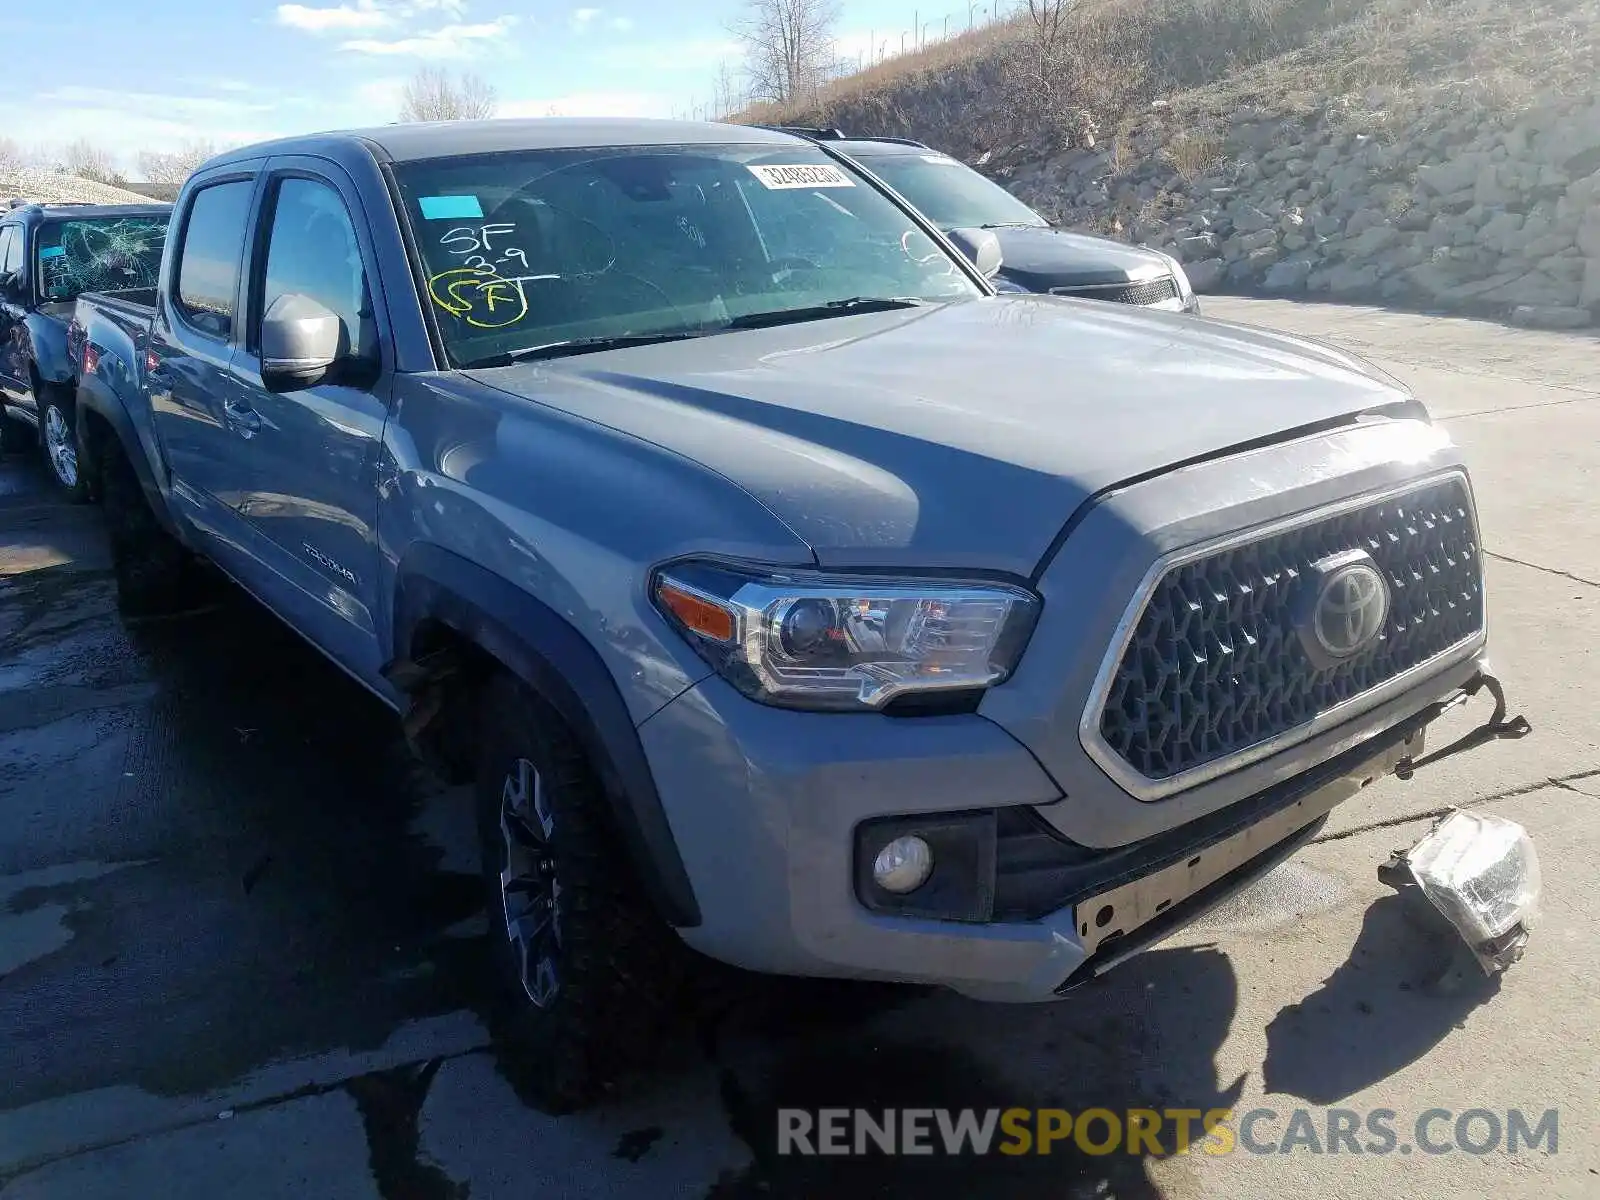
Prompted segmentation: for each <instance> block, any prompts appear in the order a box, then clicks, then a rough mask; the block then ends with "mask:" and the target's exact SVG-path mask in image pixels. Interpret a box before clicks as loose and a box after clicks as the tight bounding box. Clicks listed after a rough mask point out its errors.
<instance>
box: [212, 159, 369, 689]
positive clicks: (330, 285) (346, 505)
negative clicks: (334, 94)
mask: <svg viewBox="0 0 1600 1200" xmlns="http://www.w3.org/2000/svg"><path fill="white" fill-rule="evenodd" d="M271 168H272V173H271V174H270V175H269V177H268V180H267V184H266V189H265V191H264V193H263V198H262V204H261V212H262V218H261V220H262V224H263V226H264V227H265V228H266V229H267V236H266V238H265V240H264V241H261V242H258V248H257V250H256V252H255V256H254V261H253V262H252V265H251V270H250V287H249V289H248V294H249V296H250V306H249V313H250V318H249V319H250V326H249V328H248V329H247V330H246V336H245V338H244V341H243V345H242V346H241V347H240V350H239V352H238V354H237V356H236V357H235V358H234V361H233V376H234V382H235V385H236V386H237V388H238V389H239V404H240V407H241V408H242V409H243V410H245V412H246V413H247V414H248V416H247V419H248V420H249V421H250V423H251V425H252V428H253V431H254V432H253V433H252V435H251V438H250V441H249V448H248V451H247V452H248V454H249V455H250V458H251V470H250V472H249V475H250V480H251V483H250V487H249V491H248V493H247V494H246V495H244V496H243V497H241V502H240V507H239V511H240V514H241V516H242V517H243V518H244V520H245V524H246V526H247V527H248V528H249V530H250V531H251V539H250V540H251V543H252V545H253V546H254V547H255V553H257V554H259V555H262V556H263V557H265V558H266V559H267V560H268V562H269V565H270V566H271V567H272V568H273V569H274V571H276V572H277V573H278V574H279V575H280V576H281V577H282V580H283V581H284V582H283V584H281V585H280V591H281V593H282V594H281V595H276V596H273V597H270V598H268V599H269V602H270V603H272V604H273V605H274V606H275V607H282V608H287V609H289V610H291V611H290V612H289V613H287V614H286V615H289V616H290V618H291V619H292V620H293V621H295V622H296V623H297V624H299V625H300V626H301V628H303V629H305V630H306V631H307V632H308V633H310V634H311V636H312V638H313V640H315V641H316V642H317V643H318V644H319V645H320V646H321V647H322V648H323V649H324V650H325V651H327V652H328V653H329V654H331V655H332V656H333V657H334V658H336V659H338V660H339V661H340V662H342V663H343V664H344V665H345V666H346V667H348V668H350V669H351V670H352V671H354V672H355V673H356V674H357V675H358V676H360V677H361V678H363V679H366V680H368V681H369V682H370V681H371V680H373V679H375V678H376V674H377V669H378V667H379V666H380V665H381V664H380V661H379V649H378V637H377V633H376V631H375V628H374V623H373V622H374V609H375V606H376V603H377V590H378V578H377V577H378V570H377V565H378V550H377V543H376V537H375V533H374V525H375V520H376V516H377V504H378V458H379V452H380V449H381V445H382V439H383V426H384V419H385V417H386V416H387V412H388V410H387V406H386V403H385V400H386V397H387V395H388V387H387V382H388V377H387V375H385V374H383V373H382V361H381V356H380V350H379V346H380V344H381V337H380V328H381V326H382V324H383V321H382V314H381V313H380V312H378V311H377V306H376V305H375V302H374V289H373V288H372V287H371V286H370V280H371V279H372V278H373V277H374V276H373V272H372V271H370V270H369V269H368V264H369V263H370V261H371V249H370V247H364V246H363V243H362V237H361V236H360V235H358V233H357V230H358V229H359V230H363V231H364V230H365V227H366V222H365V217H364V215H361V209H360V207H359V204H360V201H359V199H358V197H357V194H356V192H355V189H354V187H353V186H352V185H351V184H350V183H349V181H348V180H346V179H345V178H343V176H342V175H337V174H335V173H334V172H335V168H332V167H330V166H329V165H328V164H327V163H325V162H319V161H312V162H306V163H304V164H301V163H300V160H295V159H287V160H283V159H280V160H274V161H273V162H272V164H271ZM352 213H354V214H356V217H352ZM293 294H300V295H304V296H308V297H310V298H311V299H313V300H316V301H317V302H318V303H320V304H322V305H323V306H324V307H326V308H327V309H329V310H330V311H331V312H333V313H335V314H337V315H338V316H339V317H340V319H341V320H342V321H343V322H344V325H345V328H346V330H347V331H348V333H349V345H350V354H351V358H352V360H356V361H358V362H361V363H370V364H371V367H370V369H369V370H365V371H363V370H361V369H358V368H356V367H351V366H350V365H349V364H346V365H345V368H343V369H341V371H340V372H338V373H336V374H335V376H334V377H332V378H331V379H330V380H329V381H327V382H323V383H320V384H317V385H315V386H312V387H307V388H301V389H298V390H296V391H291V392H271V391H268V390H267V388H266V387H265V386H263V383H262V378H261V360H260V354H259V348H260V345H261V337H260V329H261V321H262V318H263V317H264V315H265V314H266V313H267V312H268V311H269V310H270V309H271V307H272V304H273V302H274V301H276V300H278V299H279V298H280V297H283V296H286V295H293ZM374 380H376V381H377V382H373V381H374Z"/></svg>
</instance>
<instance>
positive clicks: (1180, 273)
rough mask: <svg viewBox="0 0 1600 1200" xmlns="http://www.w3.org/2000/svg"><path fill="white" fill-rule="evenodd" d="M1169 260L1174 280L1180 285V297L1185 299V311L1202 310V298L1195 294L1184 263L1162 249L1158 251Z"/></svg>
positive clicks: (1168, 263)
mask: <svg viewBox="0 0 1600 1200" xmlns="http://www.w3.org/2000/svg"><path fill="white" fill-rule="evenodd" d="M1156 253H1157V254H1160V255H1161V257H1162V258H1164V259H1166V260H1167V265H1168V266H1170V267H1171V268H1172V278H1173V281H1174V282H1175V283H1176V284H1177V285H1178V299H1180V300H1182V301H1183V311H1184V312H1189V313H1197V312H1199V311H1200V299H1199V297H1198V296H1196V295H1195V294H1194V288H1193V287H1191V286H1190V284H1189V276H1188V275H1186V274H1185V273H1184V270H1183V264H1182V263H1180V262H1179V261H1178V260H1177V259H1176V258H1174V257H1173V256H1172V255H1170V254H1167V253H1164V252H1162V251H1160V250H1158V251H1156Z"/></svg>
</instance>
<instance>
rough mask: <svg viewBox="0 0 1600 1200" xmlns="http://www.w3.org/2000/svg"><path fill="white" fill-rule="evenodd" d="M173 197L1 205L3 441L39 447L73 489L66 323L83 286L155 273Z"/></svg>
mask: <svg viewBox="0 0 1600 1200" xmlns="http://www.w3.org/2000/svg"><path fill="white" fill-rule="evenodd" d="M171 211H172V206H171V205H170V204H19V205H17V206H16V207H14V208H11V209H9V210H6V211H5V212H3V213H0V402H3V404H4V409H3V412H0V416H3V417H4V419H3V420H0V449H3V450H8V451H9V450H28V449H33V448H36V447H42V448H43V451H44V461H45V465H46V466H47V467H49V469H50V474H51V476H52V477H53V478H54V479H55V481H56V483H57V484H58V485H59V486H60V487H61V489H62V490H63V491H64V492H65V493H66V494H67V496H68V497H69V498H70V499H73V500H84V499H87V498H88V495H89V482H90V481H89V479H88V478H87V477H86V476H85V475H84V474H83V473H82V472H81V471H79V470H78V457H77V438H76V436H75V432H74V431H75V427H76V425H77V414H76V413H75V412H74V411H73V400H74V397H75V396H76V394H77V386H76V381H75V380H74V378H73V368H72V365H71V359H70V356H69V354H68V350H67V327H68V322H69V321H70V319H71V317H72V311H73V305H74V304H75V303H76V302H77V299H78V294H79V293H80V292H85V291H89V290H96V291H98V290H103V289H105V288H113V287H115V288H127V287H146V286H149V285H151V284H153V283H154V282H155V278H156V269H157V268H158V267H159V266H160V265H161V249H162V240H163V239H164V238H165V237H166V234H167V219H168V216H169V214H170V213H171Z"/></svg>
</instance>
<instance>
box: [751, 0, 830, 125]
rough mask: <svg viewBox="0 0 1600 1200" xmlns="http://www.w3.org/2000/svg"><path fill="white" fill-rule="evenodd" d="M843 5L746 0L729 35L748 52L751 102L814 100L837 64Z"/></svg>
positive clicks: (826, 0) (817, 0) (813, 0)
mask: <svg viewBox="0 0 1600 1200" xmlns="http://www.w3.org/2000/svg"><path fill="white" fill-rule="evenodd" d="M838 23H839V4H838V0H745V9H744V13H743V15H742V16H740V17H739V18H738V19H736V20H735V21H734V22H733V23H732V24H731V25H730V26H729V32H730V33H732V34H733V36H734V37H736V38H737V39H738V40H739V42H740V43H741V44H742V45H743V47H744V65H745V75H746V77H747V79H748V81H749V84H750V98H751V99H755V100H766V101H770V102H771V103H774V104H792V103H795V102H796V101H802V100H810V99H813V98H815V96H816V93H817V89H818V88H819V87H820V86H821V85H822V83H823V81H824V79H825V78H826V77H827V74H828V70H829V68H830V67H831V66H832V65H833V59H834V50H833V33H834V27H835V26H836V25H837V24H838Z"/></svg>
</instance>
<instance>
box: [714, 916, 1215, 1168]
mask: <svg viewBox="0 0 1600 1200" xmlns="http://www.w3.org/2000/svg"><path fill="white" fill-rule="evenodd" d="M750 989H751V991H750V1001H749V1003H748V1005H745V1006H741V1008H740V1009H739V1010H738V1011H735V1012H733V1013H731V1014H730V1015H729V1017H728V1018H727V1022H726V1025H725V1027H724V1028H723V1029H722V1030H721V1031H720V1032H721V1037H720V1039H719V1041H720V1042H721V1043H722V1044H721V1046H720V1048H719V1050H718V1051H717V1053H718V1060H719V1066H720V1070H721V1076H722V1088H721V1090H722V1097H723V1103H724V1106H725V1108H726V1110H727V1115H728V1121H729V1124H730V1127H731V1128H732V1130H733V1132H734V1133H735V1134H736V1135H737V1136H738V1137H739V1138H740V1139H741V1140H742V1141H743V1142H744V1143H745V1144H746V1145H747V1146H748V1147H749V1149H750V1152H751V1155H752V1158H753V1162H752V1164H751V1166H750V1167H749V1168H748V1169H746V1170H745V1171H743V1172H740V1173H737V1174H729V1175H725V1176H724V1177H723V1178H722V1179H721V1180H719V1181H718V1183H717V1184H716V1185H715V1186H714V1187H713V1188H712V1189H711V1191H710V1192H709V1193H708V1196H709V1198H710V1200H745V1198H747V1197H748V1198H754V1197H780V1198H786V1197H796V1198H799V1197H806V1198H810V1197H815V1196H819V1195H824V1194H826V1195H830V1196H834V1197H838V1198H839V1200H854V1198H856V1197H863V1198H865V1197H873V1198H875V1200H893V1198H896V1197H908V1198H909V1197H918V1198H921V1197H926V1196H939V1197H941V1198H945V1197H949V1198H951V1200H963V1198H967V1197H971V1198H973V1200H978V1198H982V1200H1006V1198H1011V1197H1015V1198H1018V1200H1021V1198H1024V1197H1026V1198H1034V1197H1037V1198H1040V1200H1044V1198H1047V1197H1048V1198H1049V1200H1072V1198H1075V1197H1080V1196H1081V1197H1085V1198H1088V1197H1102V1196H1116V1197H1119V1198H1121V1200H1128V1198H1140V1197H1143V1198H1152V1200H1153V1198H1157V1197H1160V1196H1161V1195H1162V1194H1163V1185H1161V1184H1158V1182H1157V1181H1156V1179H1155V1177H1154V1176H1153V1175H1152V1173H1151V1171H1150V1163H1151V1158H1152V1157H1153V1156H1152V1155H1150V1154H1149V1152H1148V1148H1147V1147H1142V1148H1140V1150H1139V1151H1138V1152H1134V1153H1130V1152H1129V1151H1128V1149H1127V1148H1126V1147H1125V1145H1116V1146H1115V1147H1108V1146H1107V1144H1106V1143H1107V1141H1108V1126H1107V1125H1106V1124H1105V1123H1104V1118H1100V1119H1099V1120H1097V1122H1096V1123H1093V1124H1091V1126H1090V1127H1089V1128H1090V1131H1091V1136H1088V1137H1087V1138H1086V1142H1087V1147H1086V1146H1085V1144H1084V1143H1080V1142H1079V1141H1078V1140H1076V1138H1074V1137H1072V1136H1069V1137H1066V1138H1064V1139H1062V1140H1059V1141H1056V1142H1054V1143H1053V1144H1052V1145H1051V1146H1050V1148H1049V1151H1048V1152H1047V1153H1045V1152H1041V1151H1040V1148H1039V1145H1038V1143H1037V1141H1036V1140H1033V1139H1031V1138H1030V1142H1031V1144H1029V1145H1027V1146H1025V1147H1023V1146H1022V1143H1021V1142H1020V1140H1019V1139H1017V1138H1015V1137H1008V1136H1007V1135H1006V1134H1005V1133H1004V1132H1002V1130H1003V1129H1004V1127H1003V1126H997V1129H996V1133H995V1137H994V1141H993V1143H992V1144H991V1146H990V1148H989V1150H988V1152H987V1153H982V1154H978V1153H973V1152H971V1149H970V1144H969V1145H968V1147H967V1149H966V1150H965V1151H962V1152H957V1153H948V1152H947V1151H946V1148H945V1145H944V1141H943V1138H942V1136H941V1134H940V1133H939V1131H938V1127H937V1124H936V1123H935V1121H934V1119H932V1118H929V1119H928V1123H929V1127H930V1129H931V1130H932V1133H931V1137H930V1139H929V1140H930V1142H931V1145H932V1153H929V1154H926V1155H918V1156H908V1155H904V1154H898V1155H893V1156H891V1155H888V1154H884V1153H882V1152H880V1151H879V1150H878V1149H877V1148H876V1147H874V1146H872V1145H870V1144H866V1143H864V1145H865V1148H866V1149H867V1151H868V1152H867V1153H866V1154H863V1155H850V1156H844V1157H840V1156H823V1155H821V1154H817V1155H808V1154H805V1153H797V1152H795V1151H796V1150H797V1149H801V1148H803V1147H802V1146H799V1145H797V1144H796V1143H795V1142H793V1141H792V1140H791V1139H787V1138H784V1139H781V1140H780V1135H779V1131H780V1111H781V1110H785V1109H799V1110H804V1111H805V1112H806V1113H808V1114H809V1115H810V1116H811V1117H812V1118H815V1117H816V1114H817V1113H818V1111H819V1110H822V1109H845V1110H865V1111H867V1112H869V1113H871V1114H873V1119H874V1120H879V1119H881V1116H882V1114H883V1112H884V1110H897V1111H904V1110H914V1109H933V1110H939V1109H946V1110H949V1119H955V1118H956V1117H957V1115H958V1114H959V1113H960V1112H961V1110H963V1109H971V1110H976V1112H975V1116H976V1118H977V1119H978V1120H980V1121H982V1120H983V1119H984V1117H985V1113H986V1111H987V1110H996V1111H997V1112H1000V1113H1004V1112H1005V1111H1006V1110H1008V1109H1027V1110H1038V1109H1046V1108H1052V1109H1064V1110H1067V1112H1069V1113H1071V1114H1073V1116H1074V1117H1076V1116H1077V1115H1078V1114H1081V1113H1083V1112H1084V1111H1085V1110H1088V1109H1104V1110H1108V1111H1109V1114H1114V1115H1115V1119H1116V1120H1117V1121H1118V1122H1119V1123H1120V1122H1123V1121H1124V1120H1125V1114H1126V1113H1127V1111H1128V1110H1129V1109H1156V1110H1160V1109H1172V1108H1188V1109H1197V1110H1199V1111H1200V1112H1204V1111H1206V1110H1208V1109H1215V1108H1228V1107H1231V1106H1232V1105H1233V1103H1234V1102H1235V1101H1236V1100H1237V1098H1238V1096H1239V1093H1240V1091H1241V1089H1242V1085H1243V1080H1242V1079H1240V1080H1238V1081H1234V1082H1232V1083H1230V1084H1228V1085H1226V1086H1224V1085H1223V1083H1222V1082H1221V1081H1220V1080H1219V1079H1218V1078H1217V1072H1216V1067H1215V1061H1214V1060H1215V1056H1216V1051H1217V1048H1218V1047H1219V1046H1220V1045H1221V1043H1222V1041H1223V1038H1224V1037H1225V1036H1226V1034H1227V1030H1228V1026H1229V1022H1230V1020H1231V1019H1232V1017H1233V1013H1234V1009H1235V1007H1236V1003H1237V986H1236V982H1235V979H1234V975H1233V971H1232V968H1231V967H1230V966H1229V964H1228V961H1227V959H1226V958H1225V957H1224V956H1223V955H1222V954H1221V953H1220V952H1219V951H1217V950H1216V949H1214V948H1211V947H1196V948H1184V949H1172V950H1155V951H1152V952H1150V953H1148V954H1146V955H1143V956H1142V957H1140V958H1138V959H1136V960H1134V961H1133V962H1131V963H1129V964H1127V965H1126V966H1124V967H1122V968H1121V969H1120V970H1119V971H1118V972H1116V973H1114V974H1113V975H1111V976H1109V977H1107V978H1106V979H1104V980H1102V981H1100V982H1099V983H1096V984H1093V985H1090V986H1089V987H1087V988H1085V989H1082V990H1080V991H1078V992H1076V993H1074V994H1073V996H1072V997H1071V998H1070V999H1068V1000H1066V1001H1064V1002H1062V1003H1060V1004H1052V1005H1042V1006H1026V1007H1020V1008H1019V1007H1011V1006H998V1005H981V1004H976V1003H973V1002H969V1001H966V1000H963V999H960V998H958V997H955V996H951V995H947V994H942V993H934V994H928V993H924V992H921V991H918V990H913V989H892V988H880V987H877V986H867V985H848V984H844V985H841V984H827V985H822V984H816V983H811V982H801V981H776V982H774V981H754V980H753V981H751V982H750ZM791 1120H792V1118H791ZM1021 1120H1022V1123H1023V1125H1024V1126H1025V1127H1026V1128H1028V1129H1030V1130H1036V1129H1037V1128H1038V1126H1037V1118H1036V1117H1035V1116H1034V1114H1033V1113H1032V1112H1029V1113H1028V1114H1027V1115H1026V1116H1025V1117H1023V1118H1021ZM791 1127H792V1126H791ZM1155 1132H1156V1140H1157V1143H1158V1144H1159V1145H1160V1148H1161V1151H1162V1156H1163V1157H1165V1156H1170V1155H1172V1154H1173V1153H1174V1152H1175V1150H1176V1149H1177V1136H1176V1132H1175V1128H1174V1127H1173V1126H1172V1125H1171V1124H1164V1125H1162V1126H1160V1127H1157V1129H1156V1131H1155ZM1195 1140H1196V1141H1198V1140H1199V1127H1198V1118H1197V1119H1196V1125H1195ZM1008 1143H1009V1144H1010V1146H1011V1151H1010V1152H1006V1153H1002V1152H1000V1147H1001V1146H1002V1145H1004V1144H1008ZM813 1145H815V1143H813ZM1019 1148H1020V1149H1021V1151H1022V1152H1020V1153H1019V1152H1018V1150H1019ZM1191 1169H1192V1168H1190V1167H1189V1165H1188V1164H1187V1163H1186V1162H1183V1161H1179V1162H1175V1163H1173V1164H1171V1166H1170V1167H1168V1168H1166V1169H1165V1170H1164V1175H1171V1176H1176V1175H1179V1174H1181V1173H1185V1172H1188V1171H1189V1170H1191Z"/></svg>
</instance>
